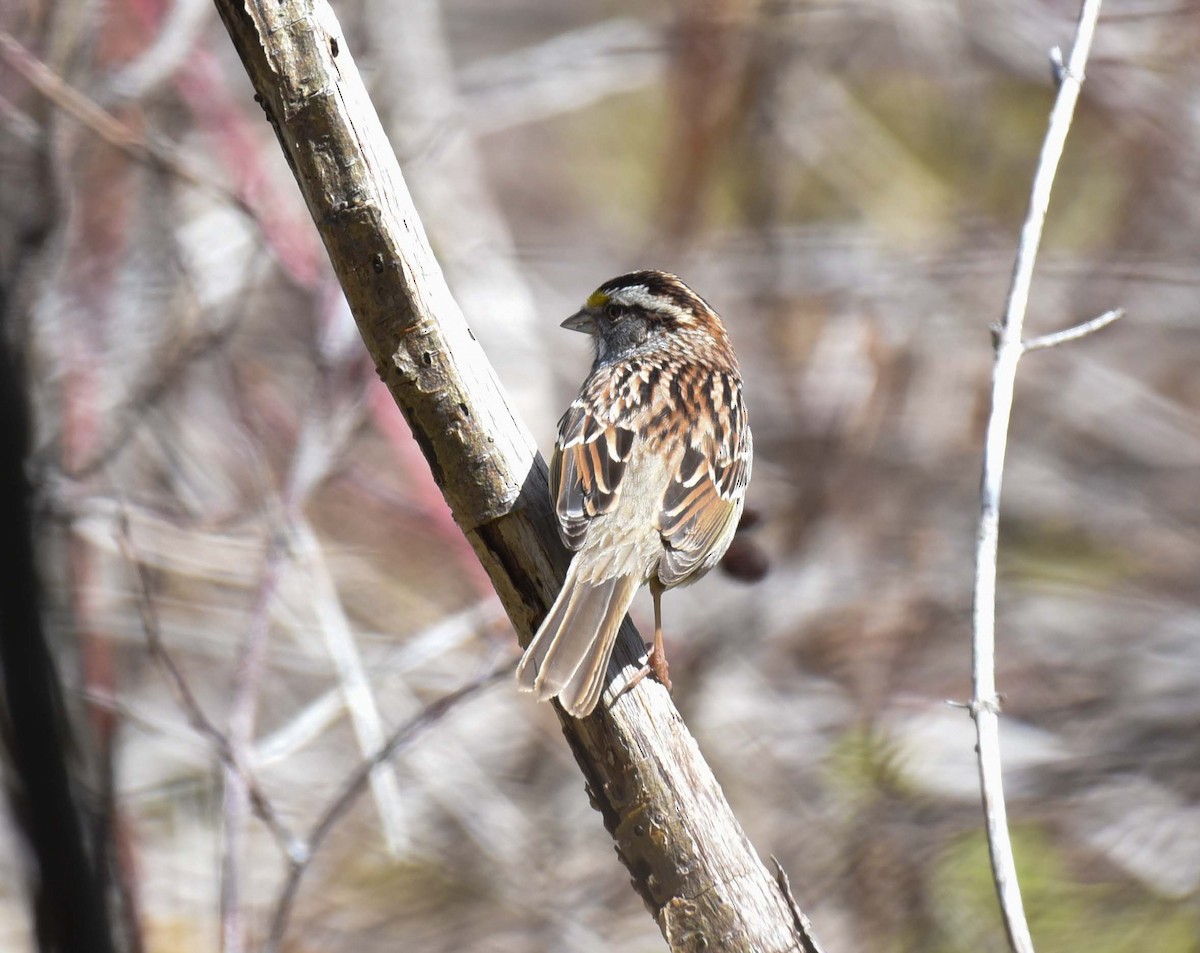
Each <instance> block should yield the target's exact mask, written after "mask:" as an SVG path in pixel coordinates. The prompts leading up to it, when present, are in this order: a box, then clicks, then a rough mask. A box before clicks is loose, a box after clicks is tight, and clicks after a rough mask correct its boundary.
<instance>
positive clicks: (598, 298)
mask: <svg viewBox="0 0 1200 953" xmlns="http://www.w3.org/2000/svg"><path fill="white" fill-rule="evenodd" d="M608 298H609V296H608V295H607V294H605V293H604V292H603V291H593V292H592V293H591V294H590V295H589V296H588V299H587V302H586V304H587V306H588V307H589V308H593V309H594V308H603V307H604V306H605V305H606V304H608Z"/></svg>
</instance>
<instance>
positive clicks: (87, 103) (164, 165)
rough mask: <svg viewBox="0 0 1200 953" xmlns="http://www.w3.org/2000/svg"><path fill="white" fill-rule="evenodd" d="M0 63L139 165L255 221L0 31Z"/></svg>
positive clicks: (161, 147)
mask: <svg viewBox="0 0 1200 953" xmlns="http://www.w3.org/2000/svg"><path fill="white" fill-rule="evenodd" d="M0 59H3V60H4V61H5V62H6V63H8V65H9V66H11V67H12V68H13V70H15V71H16V72H17V73H19V74H20V75H21V76H22V77H23V78H24V79H25V81H26V82H28V83H29V85H30V86H32V87H33V88H34V89H36V90H37V91H38V92H39V93H41V94H42V95H43V96H45V97H46V98H47V99H48V100H50V101H51V102H53V103H54V104H55V105H56V106H58V107H59V108H60V109H62V110H63V111H64V112H66V113H68V114H69V115H71V116H74V117H75V119H77V120H78V121H79V122H81V123H82V124H83V125H84V126H86V127H87V128H88V129H90V130H91V131H92V132H94V133H95V134H96V135H97V136H99V137H100V138H101V139H103V140H104V141H105V142H107V143H108V144H109V145H111V146H114V147H115V148H117V149H120V150H121V151H122V152H124V153H126V154H127V155H129V156H130V157H131V158H133V159H136V160H137V161H139V162H144V163H146V164H147V165H149V166H152V167H153V168H156V169H161V170H163V171H165V172H169V173H171V174H172V175H174V176H176V177H177V178H180V179H182V180H183V181H184V182H187V183H189V184H191V185H195V186H198V187H200V188H203V189H206V190H208V191H210V192H213V193H215V194H216V195H217V196H218V197H220V198H222V199H224V200H225V201H227V202H229V203H231V204H232V205H235V206H237V207H238V208H240V209H242V210H243V211H245V212H246V213H247V214H248V215H249V216H250V217H251V218H253V217H254V212H253V210H252V209H250V207H249V206H248V205H247V204H246V203H245V202H243V201H242V200H241V198H239V197H238V196H237V195H235V194H233V193H232V192H230V191H229V190H228V189H226V188H224V187H223V186H221V185H219V184H218V183H216V182H214V181H212V180H211V179H209V178H208V177H207V176H205V175H204V174H203V173H202V172H200V171H199V170H197V169H195V168H193V167H192V166H190V165H189V164H188V163H187V162H185V161H184V160H183V159H182V158H181V157H180V156H179V155H178V154H177V153H176V152H175V151H174V150H173V149H171V148H169V147H167V146H164V145H162V144H160V143H155V142H151V141H150V140H149V139H147V138H146V137H145V136H143V135H142V134H141V133H139V132H137V131H136V130H135V129H133V128H132V127H130V126H129V125H127V124H126V123H123V122H121V120H119V119H118V118H117V117H116V116H114V115H113V114H112V113H110V112H108V111H107V110H105V109H104V108H102V107H101V106H99V105H97V104H96V103H94V102H93V101H92V100H91V99H89V98H88V97H87V96H85V95H84V94H83V93H81V92H79V90H77V89H75V88H74V87H73V86H70V85H68V84H67V83H66V82H64V81H63V79H62V78H61V77H60V76H59V75H58V74H57V73H55V72H54V71H53V70H52V69H50V67H48V66H46V64H45V63H43V62H42V61H41V60H39V59H38V58H37V57H36V56H34V55H33V54H32V53H30V52H29V50H27V49H25V47H24V46H22V45H21V44H20V43H19V42H18V41H17V40H16V38H15V37H13V36H12V35H11V34H9V33H6V32H5V31H3V30H0Z"/></svg>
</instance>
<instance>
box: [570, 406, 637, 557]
mask: <svg viewBox="0 0 1200 953" xmlns="http://www.w3.org/2000/svg"><path fill="white" fill-rule="evenodd" d="M633 441H634V433H633V431H632V430H628V429H626V428H623V427H618V426H616V425H615V424H608V423H605V422H604V421H601V420H600V419H598V417H597V416H596V415H595V414H594V413H593V412H592V410H591V408H590V407H589V405H588V404H586V403H585V402H584V401H583V400H582V399H580V400H577V401H575V402H574V403H573V404H571V406H570V407H569V408H568V409H567V412H566V413H565V414H563V417H562V420H560V421H559V423H558V440H557V441H556V442H555V444H554V454H553V456H551V458H550V492H551V494H552V499H553V500H554V509H555V511H556V512H557V513H558V528H559V535H560V536H561V537H562V541H563V543H564V544H565V545H566V546H567V548H568V549H572V550H578V549H579V548H580V547H581V546H582V545H583V540H584V537H585V536H586V534H587V528H588V524H589V523H590V522H591V520H592V519H593V518H595V517H596V516H599V515H600V514H601V513H607V512H608V511H609V510H610V509H612V507H613V506H614V505H615V503H616V501H617V497H618V495H619V493H620V488H621V478H622V477H623V476H624V475H625V464H626V463H627V462H628V460H629V455H630V453H631V452H632V450H633Z"/></svg>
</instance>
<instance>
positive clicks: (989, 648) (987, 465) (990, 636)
mask: <svg viewBox="0 0 1200 953" xmlns="http://www.w3.org/2000/svg"><path fill="white" fill-rule="evenodd" d="M1099 13H1100V0H1083V6H1082V9H1081V11H1080V14H1079V24H1078V27H1077V28H1076V33H1075V44H1074V46H1073V47H1072V49H1071V58H1070V60H1069V62H1068V63H1067V66H1066V68H1065V69H1064V70H1062V71H1061V75H1060V77H1059V79H1060V84H1059V88H1058V95H1057V97H1056V98H1055V101H1054V107H1053V109H1052V110H1051V112H1050V122H1049V126H1048V128H1047V130H1046V137H1045V140H1044V141H1043V143H1042V152H1041V156H1040V157H1039V159H1038V165H1037V171H1036V172H1035V173H1034V178H1033V189H1032V192H1031V194H1030V197H1029V209H1028V212H1027V213H1026V218H1025V224H1024V226H1023V227H1022V229H1021V240H1020V244H1019V245H1018V248H1017V258H1016V263H1015V264H1014V266H1013V277H1012V284H1011V285H1010V287H1009V293H1008V300H1007V302H1006V304H1005V309H1004V319H1003V321H1002V323H1001V324H1000V326H999V327H998V328H997V329H996V333H995V348H996V354H995V361H994V364H993V367H992V407H991V413H990V415H989V418H988V424H987V435H986V437H985V441H984V451H983V479H982V481H981V489H980V498H981V499H980V514H979V533H978V537H977V541H976V550H975V596H974V609H973V620H972V622H973V629H974V636H973V642H972V687H973V696H972V698H971V703H970V705H969V706H968V707H969V710H970V712H971V717H972V718H973V719H974V720H975V730H976V734H977V739H978V744H977V751H978V755H979V782H980V787H981V790H982V799H983V810H984V818H985V823H986V827H987V839H988V850H989V852H990V854H991V860H992V876H993V879H994V880H995V883H996V893H997V895H998V896H999V901H1000V910H1001V914H1002V916H1003V919H1004V928H1005V931H1006V932H1007V934H1008V942H1009V945H1010V946H1011V947H1012V949H1013V950H1014V951H1016V953H1033V940H1032V938H1031V937H1030V935H1029V924H1028V923H1027V922H1026V919H1025V910H1024V905H1023V903H1022V901H1021V891H1020V887H1019V886H1018V884H1017V873H1016V863H1015V862H1014V860H1013V851H1012V841H1011V840H1010V838H1009V834H1008V817H1007V811H1006V809H1005V806H1004V784H1003V776H1002V773H1001V767H1000V726H999V717H998V716H999V709H1000V700H999V697H998V696H997V694H996V552H997V545H998V539H999V530H1000V486H1001V480H1002V477H1003V473H1004V456H1005V451H1006V449H1007V444H1008V426H1009V420H1010V418H1011V415H1012V401H1013V386H1014V383H1015V380H1016V373H1017V362H1018V361H1019V360H1020V358H1021V355H1022V354H1023V353H1024V352H1025V345H1024V344H1023V343H1022V341H1021V335H1022V331H1023V327H1024V324H1025V311H1026V308H1027V306H1028V304H1029V289H1030V285H1031V283H1032V281H1033V268H1034V263H1035V261H1036V259H1037V252H1038V246H1039V245H1040V244H1041V238H1042V227H1043V224H1044V222H1045V219H1046V208H1047V206H1048V205H1049V202H1050V190H1051V187H1052V186H1053V184H1054V175H1055V172H1056V171H1057V169H1058V163H1059V159H1060V158H1061V157H1062V152H1063V145H1064V143H1065V142H1066V138H1067V132H1068V130H1069V129H1070V127H1071V117H1072V115H1073V114H1074V111H1075V103H1076V102H1077V101H1078V99H1079V92H1080V88H1081V85H1082V83H1083V76H1084V68H1085V67H1086V65H1087V58H1088V53H1089V51H1090V50H1091V45H1092V36H1093V34H1094V32H1095V28H1096V19H1097V17H1098V16H1099Z"/></svg>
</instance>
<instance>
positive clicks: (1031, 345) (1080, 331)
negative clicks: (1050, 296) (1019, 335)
mask: <svg viewBox="0 0 1200 953" xmlns="http://www.w3.org/2000/svg"><path fill="white" fill-rule="evenodd" d="M1123 317H1125V309H1124V308H1113V309H1112V310H1111V311H1105V312H1104V314H1102V315H1100V317H1098V318H1092V320H1090V321H1084V322H1083V324H1077V325H1075V327H1073V328H1067V329H1066V330H1063V331H1054V332H1053V333H1051V334H1043V335H1041V336H1039V337H1036V338H1030V339H1029V340H1027V341H1025V342H1024V344H1023V345H1022V347H1021V350H1022V351H1024V352H1025V353H1026V354H1028V353H1029V352H1030V351H1041V350H1045V349H1046V348H1048V347H1058V345H1060V344H1066V343H1067V342H1068V341H1078V340H1079V339H1080V338H1083V337H1087V336H1088V335H1089V334H1095V333H1096V332H1097V331H1099V330H1100V329H1101V328H1106V327H1108V326H1109V325H1110V324H1112V323H1113V322H1114V321H1119V320H1120V319H1121V318H1123Z"/></svg>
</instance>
